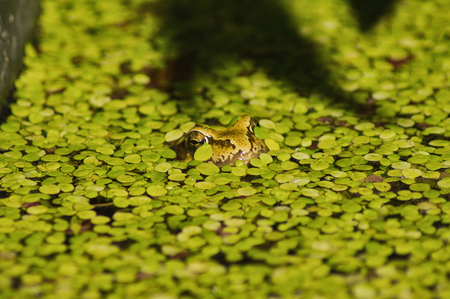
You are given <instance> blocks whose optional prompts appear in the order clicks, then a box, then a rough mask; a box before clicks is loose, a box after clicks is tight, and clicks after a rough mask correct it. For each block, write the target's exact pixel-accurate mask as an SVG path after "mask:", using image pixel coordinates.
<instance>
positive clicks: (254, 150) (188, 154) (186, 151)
mask: <svg viewBox="0 0 450 299" xmlns="http://www.w3.org/2000/svg"><path fill="white" fill-rule="evenodd" d="M255 126H256V123H255V122H254V121H253V120H252V119H251V118H250V116H248V115H244V116H241V119H239V120H238V121H236V122H235V123H234V124H233V125H232V126H231V127H229V128H228V129H224V130H219V129H218V130H214V129H211V128H209V127H208V126H205V125H199V124H197V125H195V126H194V127H193V128H192V129H190V130H189V132H188V133H187V134H186V136H185V137H184V138H181V139H180V140H179V141H178V142H176V143H175V145H174V146H173V149H174V150H175V151H176V153H177V159H179V160H181V161H183V162H186V163H187V162H189V161H191V160H193V158H194V153H195V151H196V150H197V148H199V147H200V146H201V145H203V144H204V143H209V144H211V146H212V150H213V154H212V156H211V158H210V159H209V160H208V161H207V162H209V163H213V164H215V165H217V166H219V167H221V166H224V165H233V164H234V163H235V162H236V161H237V160H241V161H243V162H244V163H246V164H247V163H248V162H249V161H250V160H251V159H255V158H258V157H259V155H260V154H261V153H265V152H267V147H266V145H265V144H264V142H263V141H262V140H259V139H258V138H257V137H256V136H255V133H254V132H253V128H254V127H255Z"/></svg>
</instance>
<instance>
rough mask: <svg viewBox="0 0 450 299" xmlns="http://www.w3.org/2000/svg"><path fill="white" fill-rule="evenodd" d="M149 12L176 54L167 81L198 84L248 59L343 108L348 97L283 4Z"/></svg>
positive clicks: (170, 4)
mask: <svg viewBox="0 0 450 299" xmlns="http://www.w3.org/2000/svg"><path fill="white" fill-rule="evenodd" d="M145 9H148V10H150V11H151V12H152V13H153V14H154V15H155V16H157V17H158V18H160V26H161V30H160V35H161V36H163V37H164V38H168V39H169V45H168V46H169V48H170V49H172V50H173V51H174V52H173V53H172V56H173V57H172V58H171V59H168V60H167V68H168V69H169V71H168V73H169V74H166V76H165V77H166V79H168V80H172V81H183V82H190V83H191V84H195V81H196V78H198V75H201V74H202V73H203V74H205V72H209V71H211V70H213V69H217V68H220V67H226V65H227V63H228V62H230V61H231V62H236V61H240V60H242V59H244V60H249V61H252V62H253V63H254V65H255V66H256V67H257V68H262V69H263V70H264V71H265V72H266V73H267V74H268V75H269V76H270V78H272V79H275V80H281V81H282V82H285V83H287V84H289V85H290V86H291V87H292V88H293V89H294V90H295V91H296V92H298V93H299V94H311V93H318V94H321V95H322V96H324V97H325V98H328V99H330V100H331V101H334V102H337V101H339V102H341V103H343V102H344V100H345V99H346V98H348V95H347V94H346V93H345V92H344V91H342V90H341V89H339V88H336V87H335V82H333V80H332V78H331V76H330V75H331V74H330V71H329V69H328V68H327V64H326V63H325V62H323V61H321V57H320V55H318V45H316V44H315V43H314V42H313V41H311V40H309V39H307V38H305V37H302V36H301V35H300V33H299V30H300V28H299V26H298V25H296V23H295V20H293V16H292V15H291V14H289V12H288V10H287V8H286V7H285V6H284V5H283V1H275V0H259V1H257V2H255V1H253V0H227V1H210V0H161V1H159V2H156V3H155V2H152V3H151V4H148V5H147V7H145ZM170 69H173V70H172V71H170ZM194 69H195V71H194ZM251 72H252V70H251V69H249V70H248V71H246V72H244V73H242V74H241V75H244V76H245V75H248V74H251Z"/></svg>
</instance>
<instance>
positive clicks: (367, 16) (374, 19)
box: [347, 0, 397, 32]
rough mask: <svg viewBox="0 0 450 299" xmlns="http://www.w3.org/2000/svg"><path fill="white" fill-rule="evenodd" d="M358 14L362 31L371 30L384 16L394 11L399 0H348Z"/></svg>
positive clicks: (356, 14)
mask: <svg viewBox="0 0 450 299" xmlns="http://www.w3.org/2000/svg"><path fill="white" fill-rule="evenodd" d="M347 2H348V4H349V5H350V7H351V9H352V11H353V13H354V14H355V16H356V19H357V20H358V24H359V30H360V31H361V32H367V31H370V30H371V29H372V28H373V27H374V26H375V25H376V24H377V23H378V22H379V21H380V20H381V19H382V18H384V17H389V16H390V15H391V14H392V12H393V11H394V8H395V5H396V3H397V0H377V1H361V0H347Z"/></svg>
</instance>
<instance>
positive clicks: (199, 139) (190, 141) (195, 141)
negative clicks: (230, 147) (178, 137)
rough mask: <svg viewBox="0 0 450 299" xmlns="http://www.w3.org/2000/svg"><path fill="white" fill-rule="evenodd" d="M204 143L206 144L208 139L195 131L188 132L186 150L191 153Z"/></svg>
mask: <svg viewBox="0 0 450 299" xmlns="http://www.w3.org/2000/svg"><path fill="white" fill-rule="evenodd" d="M205 143H208V137H207V136H205V135H203V134H202V133H200V132H197V131H193V132H190V133H189V135H188V137H187V138H186V148H187V150H188V151H189V152H191V153H193V152H195V151H196V150H197V149H198V148H199V147H200V146H202V145H203V144H205Z"/></svg>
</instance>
